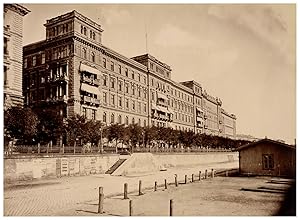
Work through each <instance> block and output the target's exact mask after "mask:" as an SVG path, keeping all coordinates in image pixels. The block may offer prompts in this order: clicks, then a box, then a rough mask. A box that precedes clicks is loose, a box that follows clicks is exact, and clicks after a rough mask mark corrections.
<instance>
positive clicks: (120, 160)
mask: <svg viewBox="0 0 300 220" xmlns="http://www.w3.org/2000/svg"><path fill="white" fill-rule="evenodd" d="M125 160H126V159H119V160H118V161H117V162H115V163H114V165H112V166H111V168H109V169H108V170H107V171H106V172H105V174H112V173H113V172H115V170H116V169H118V168H119V166H121V165H122V164H123V163H124V162H125Z"/></svg>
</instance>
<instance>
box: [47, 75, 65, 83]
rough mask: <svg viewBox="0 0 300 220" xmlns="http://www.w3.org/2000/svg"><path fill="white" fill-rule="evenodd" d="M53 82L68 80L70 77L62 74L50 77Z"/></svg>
mask: <svg viewBox="0 0 300 220" xmlns="http://www.w3.org/2000/svg"><path fill="white" fill-rule="evenodd" d="M50 80H51V81H52V82H57V81H68V80H69V77H68V76H66V75H62V76H55V77H53V78H51V79H50Z"/></svg>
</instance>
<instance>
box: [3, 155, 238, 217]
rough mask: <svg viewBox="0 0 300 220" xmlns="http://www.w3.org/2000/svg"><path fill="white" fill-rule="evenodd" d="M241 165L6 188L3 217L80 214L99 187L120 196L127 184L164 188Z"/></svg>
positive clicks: (99, 176) (80, 178)
mask: <svg viewBox="0 0 300 220" xmlns="http://www.w3.org/2000/svg"><path fill="white" fill-rule="evenodd" d="M237 167H238V162H237V161H235V162H229V163H217V164H208V165H205V166H204V165H202V166H198V167H190V168H176V169H174V168H172V169H168V170H167V171H161V172H157V173H154V174H148V175H144V176H141V175H140V176H131V177H122V176H110V175H107V174H97V175H90V176H77V177H63V178H59V179H49V180H40V181H35V182H31V183H28V182H27V183H26V184H21V185H15V186H5V188H4V215H5V216H57V215H60V213H64V210H77V209H80V207H81V206H82V205H83V204H88V203H89V202H92V201H95V200H97V199H98V187H100V186H102V187H103V188H104V194H105V196H106V197H107V196H112V195H116V194H121V193H122V192H123V185H124V183H128V188H129V192H132V191H136V190H137V189H138V182H139V180H142V185H143V187H153V185H154V181H157V182H158V184H163V183H164V179H167V181H168V183H170V182H172V183H173V182H174V174H177V175H178V180H179V181H183V180H184V175H185V174H186V175H189V177H191V174H192V173H194V174H195V175H198V172H199V171H200V170H201V171H202V173H204V171H205V169H208V171H210V170H211V169H212V168H214V169H231V168H237Z"/></svg>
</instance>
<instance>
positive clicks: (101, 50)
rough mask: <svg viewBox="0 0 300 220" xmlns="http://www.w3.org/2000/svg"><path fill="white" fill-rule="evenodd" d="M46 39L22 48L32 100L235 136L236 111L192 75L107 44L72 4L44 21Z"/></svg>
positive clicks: (111, 119) (115, 118) (113, 118)
mask: <svg viewBox="0 0 300 220" xmlns="http://www.w3.org/2000/svg"><path fill="white" fill-rule="evenodd" d="M44 26H45V27H46V40H42V41H40V42H36V43H33V44H30V45H27V46H25V47H24V48H23V55H24V68H23V76H24V81H23V82H24V83H23V92H24V97H25V104H26V105H28V106H31V107H53V108H55V109H57V111H58V112H60V114H62V115H64V116H65V117H69V116H72V115H74V114H81V115H84V116H85V117H87V118H88V119H95V120H101V121H102V122H104V123H107V124H111V123H121V124H125V125H128V124H135V123H137V124H139V125H141V126H151V125H155V126H168V127H172V128H174V129H177V130H185V131H194V132H198V133H207V134H214V135H224V136H228V137H232V138H234V137H235V133H236V132H235V121H236V117H235V116H234V115H233V114H228V113H226V112H225V111H224V110H223V109H222V108H221V105H222V102H221V100H220V99H218V98H214V97H212V96H210V95H209V94H207V93H206V91H205V90H204V91H202V86H201V85H200V84H199V83H197V82H195V81H187V82H181V83H177V82H175V81H173V80H172V79H171V73H172V69H171V67H170V66H169V65H167V64H165V63H163V62H161V61H159V60H158V59H156V58H155V57H153V56H151V55H149V54H144V55H141V56H136V57H133V58H127V57H125V56H123V55H121V54H119V53H117V52H116V51H114V50H112V49H110V48H108V47H106V46H104V45H103V44H102V42H101V37H102V33H103V30H102V28H101V26H100V25H99V24H97V23H96V22H94V21H92V20H90V19H89V18H87V17H85V16H83V15H82V14H80V13H78V12H77V11H72V12H70V13H67V14H64V15H61V16H58V17H55V18H52V19H50V20H47V22H46V24H44Z"/></svg>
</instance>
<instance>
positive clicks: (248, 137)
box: [236, 134, 261, 141]
mask: <svg viewBox="0 0 300 220" xmlns="http://www.w3.org/2000/svg"><path fill="white" fill-rule="evenodd" d="M236 139H237V140H244V141H258V140H260V139H261V138H256V137H254V136H252V135H247V134H236Z"/></svg>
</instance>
